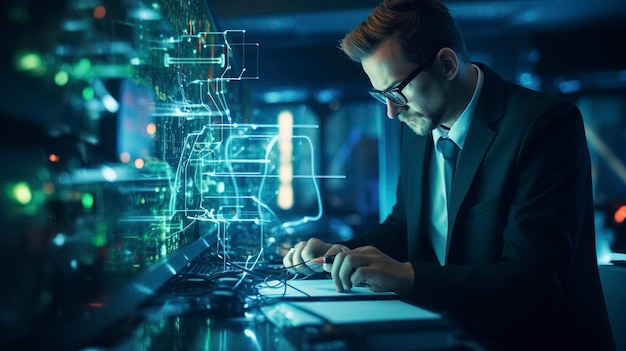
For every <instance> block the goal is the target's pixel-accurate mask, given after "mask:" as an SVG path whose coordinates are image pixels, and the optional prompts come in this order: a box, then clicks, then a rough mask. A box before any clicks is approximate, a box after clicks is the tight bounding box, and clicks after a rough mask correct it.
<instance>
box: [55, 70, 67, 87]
mask: <svg viewBox="0 0 626 351" xmlns="http://www.w3.org/2000/svg"><path fill="white" fill-rule="evenodd" d="M69 80H70V75H69V74H67V72H65V71H60V72H59V73H57V74H55V75H54V83H55V84H56V85H58V86H60V87H62V86H64V85H65V84H67V82H68V81H69Z"/></svg>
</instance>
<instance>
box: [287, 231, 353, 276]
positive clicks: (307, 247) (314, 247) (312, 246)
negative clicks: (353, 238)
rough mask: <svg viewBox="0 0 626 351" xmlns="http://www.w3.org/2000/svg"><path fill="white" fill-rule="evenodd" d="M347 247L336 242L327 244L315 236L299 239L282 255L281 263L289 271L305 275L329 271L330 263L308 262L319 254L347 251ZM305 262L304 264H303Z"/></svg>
mask: <svg viewBox="0 0 626 351" xmlns="http://www.w3.org/2000/svg"><path fill="white" fill-rule="evenodd" d="M347 250H348V248H347V247H345V246H342V245H338V244H329V243H325V242H323V241H321V240H320V239H317V238H312V239H309V240H308V241H301V242H299V243H297V244H296V245H295V246H294V247H293V248H292V249H291V250H289V252H288V253H287V254H286V255H285V257H283V264H284V265H285V268H287V269H289V272H290V273H294V274H295V273H302V274H306V275H312V274H315V273H319V272H322V271H323V270H326V271H330V267H331V264H324V265H322V264H319V263H315V262H310V261H311V260H312V259H314V258H316V257H320V256H331V255H336V254H337V253H339V252H342V251H347ZM304 262H307V263H306V264H303V263H304Z"/></svg>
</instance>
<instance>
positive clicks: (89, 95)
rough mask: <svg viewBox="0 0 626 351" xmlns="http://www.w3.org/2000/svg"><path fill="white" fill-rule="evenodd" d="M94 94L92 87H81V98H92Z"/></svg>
mask: <svg viewBox="0 0 626 351" xmlns="http://www.w3.org/2000/svg"><path fill="white" fill-rule="evenodd" d="M94 96H96V92H95V91H94V90H93V88H92V87H86V88H85V89H83V99H85V100H92V99H93V97H94Z"/></svg>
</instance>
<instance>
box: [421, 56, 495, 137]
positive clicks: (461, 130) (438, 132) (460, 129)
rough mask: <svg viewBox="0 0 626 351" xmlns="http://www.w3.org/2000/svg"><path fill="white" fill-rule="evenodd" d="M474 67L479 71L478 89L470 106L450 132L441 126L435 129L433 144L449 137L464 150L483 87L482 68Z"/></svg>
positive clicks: (476, 88) (475, 89)
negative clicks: (441, 138)
mask: <svg viewBox="0 0 626 351" xmlns="http://www.w3.org/2000/svg"><path fill="white" fill-rule="evenodd" d="M472 66H474V67H476V70H477V71H478V79H477V81H476V87H475V88H474V94H473V95H472V99H471V100H470V102H469V104H467V106H466V107H465V110H463V112H462V113H461V115H460V116H459V118H458V119H457V120H456V122H454V124H453V125H452V127H451V128H450V130H445V129H444V128H441V126H439V127H437V128H435V129H434V130H433V132H432V135H433V142H434V143H435V145H436V144H437V140H439V138H440V137H442V136H443V137H446V136H447V137H448V138H450V139H452V141H454V142H455V143H456V144H457V145H458V146H459V148H460V149H463V144H464V143H465V137H467V131H468V130H469V126H470V123H471V122H472V117H473V116H474V110H475V109H476V102H477V101H478V96H479V95H480V91H481V89H482V87H483V72H482V71H481V70H480V68H479V67H478V66H476V65H474V64H472Z"/></svg>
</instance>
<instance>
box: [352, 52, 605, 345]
mask: <svg viewBox="0 0 626 351" xmlns="http://www.w3.org/2000/svg"><path fill="white" fill-rule="evenodd" d="M477 65H478V66H479V67H480V68H481V69H482V70H483V72H484V82H483V87H482V92H481V95H480V97H479V100H478V102H477V106H476V110H475V113H474V117H473V120H472V122H471V125H470V128H469V131H468V134H467V139H466V141H465V144H464V147H463V150H462V151H461V154H460V155H459V159H458V163H457V168H456V172H455V176H454V181H453V183H452V190H451V195H450V203H449V232H448V244H449V246H448V248H449V251H448V260H447V264H446V265H445V266H440V265H439V264H438V263H437V261H436V259H435V256H434V251H433V249H432V246H431V244H430V241H429V239H428V234H427V232H426V230H425V229H424V228H426V226H425V223H427V221H428V220H429V212H428V210H427V209H428V206H429V196H428V194H429V192H428V190H427V189H428V179H429V178H428V175H429V170H428V168H429V166H428V165H429V164H430V157H431V154H432V150H433V142H432V137H431V136H430V135H427V136H425V137H422V136H418V135H417V134H415V133H414V132H412V131H411V130H410V129H409V128H408V127H407V126H406V125H402V127H401V169H400V177H399V182H398V188H397V202H396V204H395V206H394V208H393V211H392V213H391V214H390V215H389V216H388V218H386V219H385V221H384V222H383V223H381V224H380V225H378V226H377V227H376V228H374V229H373V230H372V231H371V232H370V233H368V234H366V235H364V236H359V237H356V238H355V239H353V240H351V241H348V242H345V244H346V245H347V246H349V247H357V246H363V245H373V246H376V247H378V248H379V249H380V250H382V251H383V252H385V253H386V254H388V255H390V256H392V257H393V258H395V259H397V260H400V261H405V262H406V261H410V262H411V264H412V265H413V269H414V272H415V284H414V289H413V293H412V295H411V296H409V297H408V298H409V299H411V300H412V301H414V302H415V303H417V304H419V305H421V306H424V307H428V308H431V309H434V310H439V311H444V312H446V313H448V314H449V315H450V316H452V317H453V318H456V319H457V320H458V321H459V322H460V323H461V324H462V326H464V328H465V330H466V331H468V332H469V333H470V335H471V336H472V337H473V338H476V339H477V340H478V341H480V342H482V343H483V344H484V345H486V346H488V347H490V348H494V349H506V350H511V349H532V350H537V349H552V350H554V349H558V350H561V349H563V350H565V349H567V350H572V349H584V350H612V349H614V348H615V346H614V343H613V337H612V334H611V329H610V326H609V322H608V317H607V312H606V306H605V303H604V298H603V293H602V288H601V284H600V279H599V274H598V267H597V259H596V251H595V250H596V247H595V230H594V211H593V196H592V185H591V165H590V158H589V150H588V148H587V142H586V138H585V131H584V125H583V122H582V117H581V115H580V112H579V110H578V109H577V108H576V107H575V106H574V105H573V104H570V103H566V102H563V101H559V100H557V99H555V98H553V97H550V96H548V95H545V94H542V93H539V92H536V91H532V90H529V89H525V88H523V87H520V86H517V85H514V84H510V83H508V82H505V81H504V80H502V79H501V78H500V77H499V76H498V75H496V74H495V73H494V72H493V71H491V70H490V69H489V68H487V67H486V66H484V65H482V64H477Z"/></svg>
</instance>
